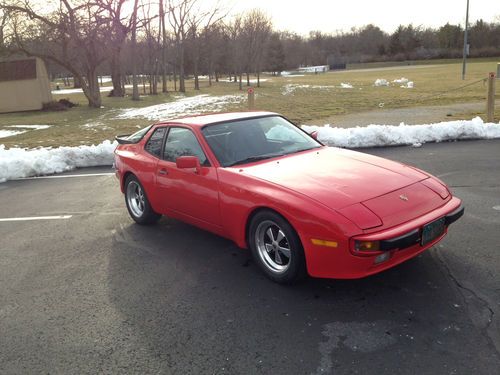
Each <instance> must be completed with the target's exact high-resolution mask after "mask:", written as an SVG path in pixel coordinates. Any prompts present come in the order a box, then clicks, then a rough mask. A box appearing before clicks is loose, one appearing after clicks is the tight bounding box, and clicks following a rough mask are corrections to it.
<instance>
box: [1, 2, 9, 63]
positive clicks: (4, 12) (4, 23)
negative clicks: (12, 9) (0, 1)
mask: <svg viewBox="0 0 500 375" xmlns="http://www.w3.org/2000/svg"><path fill="white" fill-rule="evenodd" d="M8 19H9V12H8V10H6V9H1V8H0V54H1V53H2V52H3V50H4V49H5V37H4V35H5V32H4V30H5V27H6V26H7V21H8Z"/></svg>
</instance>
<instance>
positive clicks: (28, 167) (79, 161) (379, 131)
mask: <svg viewBox="0 0 500 375" xmlns="http://www.w3.org/2000/svg"><path fill="white" fill-rule="evenodd" d="M302 128H303V129H304V130H305V131H307V132H312V131H317V132H318V136H319V140H321V141H322V142H324V143H325V144H327V145H330V146H338V147H349V148H357V147H374V146H396V145H413V146H414V147H420V146H421V145H422V144H423V143H426V142H441V141H451V140H458V139H493V138H500V123H498V124H494V123H485V122H483V120H481V118H479V117H476V118H474V119H472V120H460V121H449V122H441V123H437V124H426V125H405V124H403V123H402V124H400V125H399V126H390V125H369V126H367V127H356V128H335V127H330V126H329V125H326V126H309V125H303V126H302ZM116 145H117V144H116V142H110V141H104V142H103V143H101V144H99V145H97V146H79V147H59V148H37V149H31V150H27V149H23V148H11V149H8V150H7V149H5V146H4V145H0V182H4V181H6V180H11V179H16V178H22V177H29V176H38V175H45V174H51V173H60V172H64V171H68V170H72V169H74V168H78V167H90V166H98V165H111V164H112V163H113V151H114V150H115V148H116Z"/></svg>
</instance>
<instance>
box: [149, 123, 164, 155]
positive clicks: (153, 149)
mask: <svg viewBox="0 0 500 375" xmlns="http://www.w3.org/2000/svg"><path fill="white" fill-rule="evenodd" d="M166 131H167V128H158V129H156V130H155V131H154V133H153V134H152V135H151V138H149V140H148V143H146V146H145V147H144V149H145V150H146V151H147V152H149V153H150V154H151V155H153V156H156V157H157V158H159V157H160V155H161V146H162V145H163V137H164V135H165V133H166Z"/></svg>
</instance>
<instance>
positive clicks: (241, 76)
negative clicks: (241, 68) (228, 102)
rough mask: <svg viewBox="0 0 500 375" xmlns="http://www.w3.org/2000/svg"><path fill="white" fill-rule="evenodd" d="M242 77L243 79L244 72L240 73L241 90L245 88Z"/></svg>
mask: <svg viewBox="0 0 500 375" xmlns="http://www.w3.org/2000/svg"><path fill="white" fill-rule="evenodd" d="M242 79H243V73H240V81H239V88H240V91H241V90H243V84H242Z"/></svg>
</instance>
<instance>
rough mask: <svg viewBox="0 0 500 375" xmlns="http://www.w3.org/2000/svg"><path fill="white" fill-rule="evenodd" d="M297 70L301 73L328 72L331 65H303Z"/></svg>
mask: <svg viewBox="0 0 500 375" xmlns="http://www.w3.org/2000/svg"><path fill="white" fill-rule="evenodd" d="M297 70H298V71H299V72H301V73H326V72H328V71H329V70H330V67H329V66H328V65H317V66H301V67H300V68H298V69H297Z"/></svg>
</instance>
